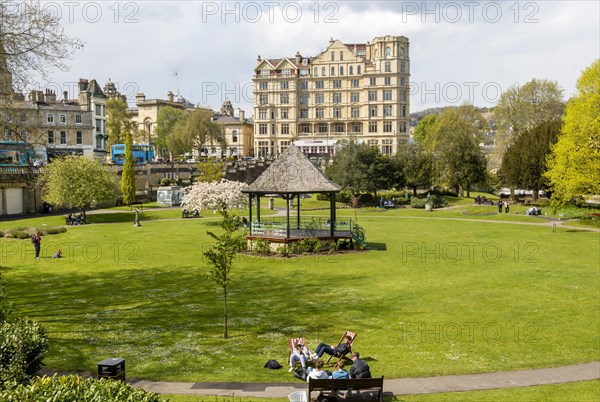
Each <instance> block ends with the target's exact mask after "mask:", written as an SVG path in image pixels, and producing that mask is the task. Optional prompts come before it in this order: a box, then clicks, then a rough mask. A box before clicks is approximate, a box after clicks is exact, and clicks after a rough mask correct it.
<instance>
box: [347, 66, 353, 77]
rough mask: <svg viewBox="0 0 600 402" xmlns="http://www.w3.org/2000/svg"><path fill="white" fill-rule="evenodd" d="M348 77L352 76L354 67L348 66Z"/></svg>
mask: <svg viewBox="0 0 600 402" xmlns="http://www.w3.org/2000/svg"><path fill="white" fill-rule="evenodd" d="M348 75H354V66H348Z"/></svg>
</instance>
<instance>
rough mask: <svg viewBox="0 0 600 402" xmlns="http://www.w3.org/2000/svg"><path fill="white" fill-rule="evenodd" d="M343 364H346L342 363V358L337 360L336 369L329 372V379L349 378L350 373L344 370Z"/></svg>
mask: <svg viewBox="0 0 600 402" xmlns="http://www.w3.org/2000/svg"><path fill="white" fill-rule="evenodd" d="M345 366H346V365H345V364H344V361H343V360H340V361H339V362H337V364H336V369H335V371H334V372H333V373H332V374H331V379H332V380H337V379H346V378H350V373H348V371H347V370H346V368H345Z"/></svg>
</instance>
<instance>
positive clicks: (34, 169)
mask: <svg viewBox="0 0 600 402" xmlns="http://www.w3.org/2000/svg"><path fill="white" fill-rule="evenodd" d="M40 172H41V169H40V168H39V167H38V166H0V174H3V175H4V174H6V175H13V174H20V175H32V174H34V175H35V174H40Z"/></svg>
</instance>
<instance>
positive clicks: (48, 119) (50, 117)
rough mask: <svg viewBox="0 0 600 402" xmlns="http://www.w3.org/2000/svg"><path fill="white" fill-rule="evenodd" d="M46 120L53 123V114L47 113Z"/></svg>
mask: <svg viewBox="0 0 600 402" xmlns="http://www.w3.org/2000/svg"><path fill="white" fill-rule="evenodd" d="M46 121H47V122H48V123H50V124H52V123H54V115H53V114H48V116H47V119H46Z"/></svg>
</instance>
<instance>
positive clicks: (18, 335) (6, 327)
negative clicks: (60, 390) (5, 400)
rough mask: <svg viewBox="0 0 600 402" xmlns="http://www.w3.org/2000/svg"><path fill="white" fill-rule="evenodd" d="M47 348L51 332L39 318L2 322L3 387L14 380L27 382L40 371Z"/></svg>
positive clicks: (0, 374)
mask: <svg viewBox="0 0 600 402" xmlns="http://www.w3.org/2000/svg"><path fill="white" fill-rule="evenodd" d="M46 352H48V336H47V335H46V330H45V329H44V328H43V327H42V326H41V325H39V324H38V323H37V322H35V321H32V320H29V319H26V318H19V319H17V320H15V321H5V322H3V323H2V324H1V325H0V388H1V387H2V386H3V384H7V383H10V382H16V383H25V382H27V381H28V380H29V379H30V378H31V377H33V376H35V375H37V373H38V371H39V370H40V368H41V367H42V359H43V358H44V356H45V355H46ZM0 400H2V398H0Z"/></svg>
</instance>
